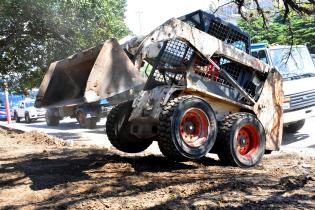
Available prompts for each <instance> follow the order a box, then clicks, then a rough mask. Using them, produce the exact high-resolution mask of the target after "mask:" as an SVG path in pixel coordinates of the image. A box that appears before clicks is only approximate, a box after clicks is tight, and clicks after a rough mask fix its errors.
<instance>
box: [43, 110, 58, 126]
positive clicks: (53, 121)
mask: <svg viewBox="0 0 315 210" xmlns="http://www.w3.org/2000/svg"><path fill="white" fill-rule="evenodd" d="M45 119H46V124H47V125H48V126H57V125H59V122H60V120H59V117H58V116H54V115H53V114H52V113H50V111H48V110H47V112H46V114H45Z"/></svg>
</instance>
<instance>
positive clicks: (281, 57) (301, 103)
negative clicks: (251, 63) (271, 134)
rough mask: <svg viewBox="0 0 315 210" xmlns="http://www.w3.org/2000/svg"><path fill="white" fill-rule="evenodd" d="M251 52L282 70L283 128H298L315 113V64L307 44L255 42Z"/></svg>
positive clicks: (292, 129) (292, 131) (290, 129)
mask: <svg viewBox="0 0 315 210" xmlns="http://www.w3.org/2000/svg"><path fill="white" fill-rule="evenodd" d="M251 53H252V55H253V56H254V57H256V58H258V59H260V60H262V61H264V62H265V63H268V64H269V65H272V66H275V67H276V68H278V70H279V71H280V73H281V74H282V77H283V81H284V82H283V91H284V95H285V99H284V104H283V110H284V115H283V120H284V130H285V131H286V132H290V133H294V132H296V131H298V130H299V129H301V128H302V127H303V125H304V123H305V119H306V118H308V117H313V116H315V66H314V63H313V61H312V58H311V55H310V53H309V51H308V49H307V47H306V46H304V45H297V46H279V45H277V46H268V45H267V44H252V49H251Z"/></svg>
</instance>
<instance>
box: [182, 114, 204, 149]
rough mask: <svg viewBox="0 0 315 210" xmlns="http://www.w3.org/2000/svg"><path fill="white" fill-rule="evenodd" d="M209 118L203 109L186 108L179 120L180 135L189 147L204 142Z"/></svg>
mask: <svg viewBox="0 0 315 210" xmlns="http://www.w3.org/2000/svg"><path fill="white" fill-rule="evenodd" d="M209 125H210V122H209V119H208V117H207V115H206V113H205V112H204V111H202V110H201V109H197V108H192V109H189V110H187V111H186V112H185V113H184V115H183V117H182V119H181V122H180V137H181V138H182V140H183V141H184V142H185V143H186V144H187V145H189V146H191V147H199V146H201V145H202V144H204V143H205V142H206V141H207V139H208V136H209Z"/></svg>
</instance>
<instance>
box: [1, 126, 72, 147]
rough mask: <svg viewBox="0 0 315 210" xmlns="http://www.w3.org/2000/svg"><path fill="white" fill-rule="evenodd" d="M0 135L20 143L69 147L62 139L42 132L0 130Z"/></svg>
mask: <svg viewBox="0 0 315 210" xmlns="http://www.w3.org/2000/svg"><path fill="white" fill-rule="evenodd" d="M0 134H1V135H4V136H6V137H9V138H12V139H20V140H22V141H29V142H32V143H33V144H44V145H55V146H67V145H69V144H68V143H67V142H65V141H64V140H62V139H59V138H56V137H53V136H50V135H48V134H46V133H43V132H38V131H31V132H22V131H18V130H13V129H7V130H5V129H0Z"/></svg>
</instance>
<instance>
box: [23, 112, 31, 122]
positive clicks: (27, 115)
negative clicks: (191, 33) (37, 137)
mask: <svg viewBox="0 0 315 210" xmlns="http://www.w3.org/2000/svg"><path fill="white" fill-rule="evenodd" d="M25 122H26V123H27V124H30V123H31V122H32V119H31V118H30V115H29V113H25Z"/></svg>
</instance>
